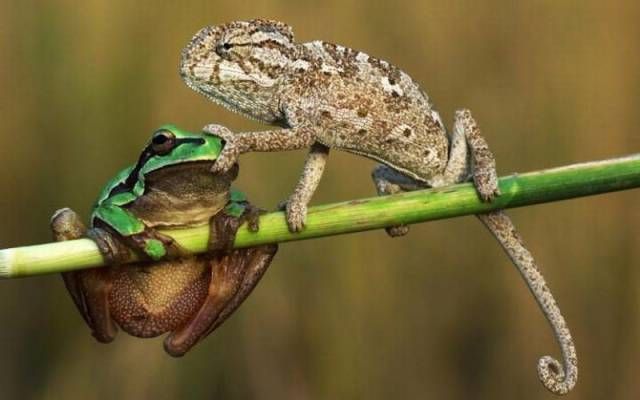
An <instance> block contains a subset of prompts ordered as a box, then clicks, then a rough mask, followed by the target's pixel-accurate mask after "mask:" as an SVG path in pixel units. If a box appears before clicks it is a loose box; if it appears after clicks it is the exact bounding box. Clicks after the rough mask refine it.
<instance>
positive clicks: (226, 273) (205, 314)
mask: <svg viewBox="0 0 640 400" xmlns="http://www.w3.org/2000/svg"><path fill="white" fill-rule="evenodd" d="M277 249H278V247H277V246H276V245H268V246H260V247H252V248H247V249H238V250H233V251H231V252H228V253H222V252H217V253H212V255H211V256H212V257H211V259H210V265H211V282H210V284H209V294H208V295H207V298H206V299H205V301H204V303H203V304H202V306H201V307H200V310H199V311H198V312H197V314H196V315H195V316H194V317H193V318H192V319H191V320H190V321H189V322H188V323H187V324H186V325H184V326H183V327H181V328H180V329H178V330H176V331H174V332H173V333H171V334H170V335H169V336H167V338H166V339H165V341H164V348H165V350H166V351H167V353H169V354H170V355H172V356H174V357H180V356H182V355H184V354H185V353H186V352H187V351H189V349H191V347H193V346H194V345H195V344H196V343H198V342H199V341H200V340H201V339H203V338H205V337H206V336H207V335H208V334H209V333H211V332H212V331H213V330H215V329H216V328H217V327H218V326H220V324H222V322H224V320H225V319H227V318H228V317H229V316H230V315H231V314H232V313H233V311H235V310H236V309H237V308H238V307H239V306H240V304H242V302H243V301H244V299H245V298H246V297H247V296H248V295H249V294H250V293H251V291H252V289H253V288H254V287H255V286H256V284H257V283H258V281H259V280H260V278H261V277H262V275H263V274H264V272H265V271H266V269H267V268H268V267H269V264H270V263H271V260H272V259H273V257H274V255H275V253H276V251H277Z"/></svg>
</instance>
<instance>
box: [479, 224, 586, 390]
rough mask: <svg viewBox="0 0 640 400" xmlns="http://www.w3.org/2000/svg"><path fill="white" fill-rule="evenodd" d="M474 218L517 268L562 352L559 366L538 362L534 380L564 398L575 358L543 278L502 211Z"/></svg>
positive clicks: (575, 371) (574, 375) (574, 373)
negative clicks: (536, 379) (539, 381)
mask: <svg viewBox="0 0 640 400" xmlns="http://www.w3.org/2000/svg"><path fill="white" fill-rule="evenodd" d="M477 217H478V218H479V219H480V221H482V223H483V224H484V225H485V226H486V227H487V228H488V229H489V230H490V231H491V233H492V234H493V235H494V236H495V238H496V239H497V240H498V241H499V242H500V244H501V245H502V247H503V248H504V250H505V252H506V253H507V255H508V256H509V258H511V261H513V263H514V264H515V265H516V266H517V267H518V270H519V271H520V274H521V275H522V277H523V278H524V280H525V282H526V283H527V286H529V289H530V290H531V293H533V296H534V297H535V299H536V301H537V302H538V305H539V306H540V308H541V309H542V312H543V313H544V315H545V317H546V318H547V320H548V321H549V323H550V324H551V327H552V328H553V331H554V333H555V335H556V339H557V340H558V343H559V345H560V348H561V350H562V357H563V361H564V363H563V365H561V364H560V363H559V362H558V361H557V360H555V359H554V358H553V357H550V356H544V357H542V358H540V360H539V361H538V376H539V377H540V380H541V381H542V384H544V386H545V387H546V388H547V389H549V390H550V391H551V392H553V393H555V394H559V395H560V394H566V393H568V392H569V391H570V390H571V389H573V387H574V386H575V384H576V381H577V380H578V358H577V356H576V349H575V346H574V344H573V339H572V338H571V333H570V332H569V328H567V324H566V322H565V320H564V317H562V314H561V313H560V309H559V308H558V305H557V304H556V301H555V300H554V298H553V295H552V294H551V292H550V291H549V288H548V287H547V284H546V282H545V281H544V278H543V277H542V274H541V273H540V271H538V268H537V266H536V263H535V261H534V259H533V256H532V255H531V253H529V251H528V250H527V249H526V248H525V246H524V243H523V242H522V239H521V238H520V235H518V233H517V232H516V229H515V227H514V226H513V223H512V222H511V219H510V218H509V216H507V214H505V213H504V212H503V211H493V212H490V213H487V214H478V215H477Z"/></svg>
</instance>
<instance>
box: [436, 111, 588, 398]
mask: <svg viewBox="0 0 640 400" xmlns="http://www.w3.org/2000/svg"><path fill="white" fill-rule="evenodd" d="M459 132H464V136H465V138H466V142H467V145H468V147H469V152H470V159H471V160H470V161H471V171H472V175H473V179H474V183H475V186H476V189H477V190H478V192H479V194H480V197H481V198H482V199H483V200H484V201H491V200H492V199H493V198H494V197H495V196H497V195H499V194H500V191H499V189H498V180H497V173H496V169H495V159H494V157H493V155H492V154H491V151H490V150H489V147H488V145H487V142H486V141H485V140H484V138H483V137H482V136H481V134H480V130H479V128H478V125H477V124H476V122H475V121H474V119H473V117H472V116H471V113H470V112H469V111H468V110H462V111H458V112H456V121H455V125H454V135H453V136H454V137H456V135H457V136H459V135H460V133H459ZM452 141H453V140H452ZM455 151H456V150H455V149H454V148H453V146H452V149H451V154H453V153H454V152H455ZM455 169H457V167H452V170H455ZM453 175H455V174H452V176H453ZM464 175H465V174H461V175H460V176H461V177H464ZM453 183H456V182H443V184H445V185H446V184H453ZM477 217H478V218H479V219H480V221H482V223H484V225H485V226H486V227H487V228H488V229H489V231H490V232H491V233H492V234H493V235H494V236H495V238H496V239H497V240H498V242H499V243H500V245H501V246H502V248H503V249H504V250H505V252H506V253H507V255H508V256H509V258H511V261H512V262H513V264H514V265H515V266H516V267H517V268H518V270H519V272H520V274H521V275H522V277H523V279H524V280H525V282H526V284H527V286H528V287H529V289H530V290H531V292H532V293H533V296H534V297H535V299H536V301H537V302H538V305H539V306H540V308H541V309H542V312H543V313H544V315H545V317H546V318H547V320H548V321H549V324H550V325H551V327H552V328H553V330H554V333H555V336H556V338H557V340H558V343H559V344H560V348H561V350H562V356H563V359H564V365H561V364H560V363H559V362H558V361H557V360H555V359H553V358H552V357H550V356H545V357H542V358H541V359H540V360H539V362H538V376H539V377H540V380H541V381H542V383H543V384H544V386H545V387H546V388H547V389H549V390H550V391H551V392H553V393H555V394H565V393H567V392H569V391H570V390H571V389H572V388H573V387H574V386H575V384H576V381H577V378H578V366H577V365H578V359H577V356H576V350H575V346H574V344H573V340H572V338H571V333H570V332H569V329H568V328H567V325H566V322H565V320H564V318H563V316H562V314H561V312H560V309H559V307H558V305H557V304H556V301H555V299H554V298H553V295H552V294H551V291H550V290H549V288H548V287H547V284H546V282H545V281H544V278H543V277H542V274H541V273H540V271H539V270H538V268H537V266H536V262H535V260H534V258H533V256H532V255H531V253H530V252H529V251H528V250H527V248H526V247H525V245H524V243H523V241H522V239H521V238H520V235H519V234H518V233H517V231H516V228H515V226H514V225H513V222H511V219H510V218H509V216H508V215H507V214H506V213H505V212H504V211H501V210H497V211H493V212H490V213H486V214H478V215H477Z"/></svg>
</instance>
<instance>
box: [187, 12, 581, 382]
mask: <svg viewBox="0 0 640 400" xmlns="http://www.w3.org/2000/svg"><path fill="white" fill-rule="evenodd" d="M179 71H180V76H181V78H182V79H183V80H184V82H185V83H186V84H187V86H189V87H190V88H191V89H193V90H195V91H196V92H198V93H200V94H202V95H204V96H205V97H206V98H208V99H209V100H211V101H213V102H214V103H217V104H219V105H222V106H224V107H226V108H227V109H229V110H231V111H233V112H237V113H239V114H241V115H244V116H246V117H249V118H252V119H255V120H258V121H261V122H263V123H267V124H270V125H273V126H276V127H280V128H281V129H272V130H266V131H256V132H240V133H234V132H231V131H230V130H229V129H227V128H226V127H224V126H221V125H216V124H211V125H207V126H206V127H205V128H204V131H205V132H208V133H210V134H214V135H217V136H219V137H221V138H222V139H223V140H224V141H225V145H224V149H223V151H222V152H221V154H220V155H219V157H218V159H217V160H216V162H215V164H214V165H213V167H212V171H213V172H216V173H219V172H220V171H224V170H226V169H228V168H231V167H232V166H233V165H234V163H235V162H236V160H237V158H238V157H239V156H240V155H241V154H243V153H247V152H254V151H288V150H298V149H306V148H309V153H308V155H307V158H306V160H305V164H304V168H303V172H302V175H301V177H300V179H299V181H298V183H297V185H296V186H295V189H294V191H293V193H292V194H291V195H290V196H289V198H288V200H287V201H286V202H285V203H283V205H282V207H283V208H284V209H285V211H286V218H287V224H288V227H289V230H291V231H292V232H298V231H301V230H302V229H304V222H305V217H306V214H307V205H308V203H309V202H310V200H311V197H312V195H313V193H314V192H315V190H316V188H317V186H318V184H319V182H320V179H321V177H322V173H323V170H324V167H325V165H326V161H327V157H328V155H329V149H330V148H335V149H338V150H344V151H347V152H350V153H354V154H356V155H360V156H364V157H367V158H370V159H373V160H375V161H378V162H379V163H380V164H379V165H378V166H376V167H375V169H374V170H373V172H372V177H373V180H374V183H375V186H376V190H377V192H378V194H380V195H386V194H393V193H399V192H402V191H409V190H417V189H422V188H427V187H432V188H440V187H444V186H447V185H451V184H455V183H459V182H463V181H467V180H469V179H472V180H473V182H474V185H475V187H476V190H477V192H478V195H479V196H480V198H481V199H482V200H483V201H492V200H493V199H494V198H495V197H496V196H499V195H500V190H499V187H498V179H497V173H496V166H495V159H494V156H493V154H492V153H491V151H490V149H489V147H488V144H487V142H486V140H485V139H484V138H483V136H482V135H481V132H480V129H479V127H478V124H477V123H476V121H475V119H474V118H473V116H472V115H471V112H470V111H469V110H466V109H462V110H459V111H457V112H456V113H455V120H454V123H453V129H452V130H451V134H449V133H448V132H447V129H446V128H445V126H444V124H443V122H442V119H441V118H440V115H439V114H438V112H437V111H436V110H435V109H434V107H433V105H432V103H431V101H430V99H429V97H428V96H427V94H426V93H425V92H424V90H422V89H421V87H420V86H419V85H418V83H416V82H415V81H414V80H413V79H412V78H411V77H410V76H409V75H408V74H407V73H405V72H403V71H402V70H401V69H400V68H398V67H396V66H395V65H393V64H391V63H389V62H386V61H383V60H381V59H378V58H375V57H372V56H370V55H368V54H366V53H364V52H361V51H357V50H354V49H350V48H348V47H344V46H340V45H336V44H333V43H328V42H324V41H312V42H307V43H298V42H296V41H295V39H294V34H293V29H292V28H291V27H290V26H289V25H287V24H285V23H282V22H279V21H271V20H264V19H254V20H249V21H233V22H229V23H226V24H221V25H216V26H207V27H204V28H202V29H201V30H199V31H198V32H197V33H196V34H195V35H194V36H193V37H192V39H191V40H190V41H189V42H188V44H187V45H186V47H185V48H184V49H183V50H182V53H181V59H180V66H179ZM477 217H478V218H479V219H480V220H481V222H482V223H484V225H485V226H486V227H487V228H488V229H489V230H490V231H491V233H492V234H493V235H494V236H495V237H496V239H497V240H498V241H499V242H500V244H501V246H502V247H503V249H504V250H505V252H506V253H507V255H508V256H509V258H510V259H511V260H512V262H513V263H514V264H515V266H516V267H517V268H518V270H519V272H520V274H521V275H522V277H523V278H524V280H525V282H526V283H527V285H528V287H529V289H530V290H531V292H532V293H533V295H534V297H535V298H536V301H537V302H538V305H539V306H540V307H541V309H542V311H543V313H544V315H545V317H546V318H547V320H548V321H549V323H550V325H551V326H552V328H553V330H554V333H555V336H556V339H557V340H558V342H559V345H560V348H561V352H562V356H563V363H562V364H561V363H560V362H559V361H557V360H556V359H554V358H552V357H550V356H544V357H542V358H540V360H539V362H538V366H537V369H538V376H539V378H540V380H541V382H542V383H543V385H544V386H545V387H546V388H547V389H548V390H550V391H551V392H553V393H555V394H566V393H568V392H569V391H570V390H571V389H572V388H573V387H574V386H575V384H576V381H577V376H578V367H577V356H576V351H575V346H574V344H573V339H572V337H571V333H570V332H569V329H568V327H567V324H566V322H565V319H564V317H563V316H562V314H561V312H560V309H559V307H558V306H557V304H556V301H555V299H554V297H553V295H552V294H551V292H550V290H549V289H548V287H547V284H546V282H545V280H544V278H543V276H542V274H541V273H540V272H539V270H538V268H537V265H536V262H535V260H534V258H533V256H532V255H531V253H530V252H529V251H528V249H527V248H526V247H525V245H524V243H523V241H522V238H521V237H520V236H519V234H518V233H517V231H516V229H515V226H514V225H513V223H512V221H511V219H510V218H509V217H508V216H507V215H506V214H505V213H504V211H502V210H498V211H492V212H489V213H485V214H479V215H477ZM407 232H408V227H407V226H403V225H399V226H394V227H390V228H387V233H388V234H389V235H391V236H401V235H404V234H406V233H407Z"/></svg>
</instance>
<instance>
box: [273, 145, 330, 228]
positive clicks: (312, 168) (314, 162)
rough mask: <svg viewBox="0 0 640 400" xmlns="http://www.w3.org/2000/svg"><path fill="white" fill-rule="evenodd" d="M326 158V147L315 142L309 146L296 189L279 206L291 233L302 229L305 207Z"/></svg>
mask: <svg viewBox="0 0 640 400" xmlns="http://www.w3.org/2000/svg"><path fill="white" fill-rule="evenodd" d="M328 156H329V148H328V147H327V146H325V145H323V144H321V143H317V142H316V143H314V144H313V146H311V149H310V150H309V154H308V155H307V159H306V160H305V163H304V168H303V170H302V174H301V175H300V179H299V180H298V183H297V184H296V188H295V189H294V190H293V193H292V194H291V196H289V198H288V199H287V201H286V202H284V203H281V204H280V206H279V207H280V208H282V207H283V206H284V208H285V210H286V214H287V225H288V226H289V230H290V231H291V232H300V231H302V230H303V229H304V224H305V219H306V218H307V205H308V204H309V202H310V201H311V197H313V193H314V192H315V191H316V189H317V188H318V184H319V183H320V179H321V178H322V173H323V172H324V166H325V164H326V163H327V157H328Z"/></svg>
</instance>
